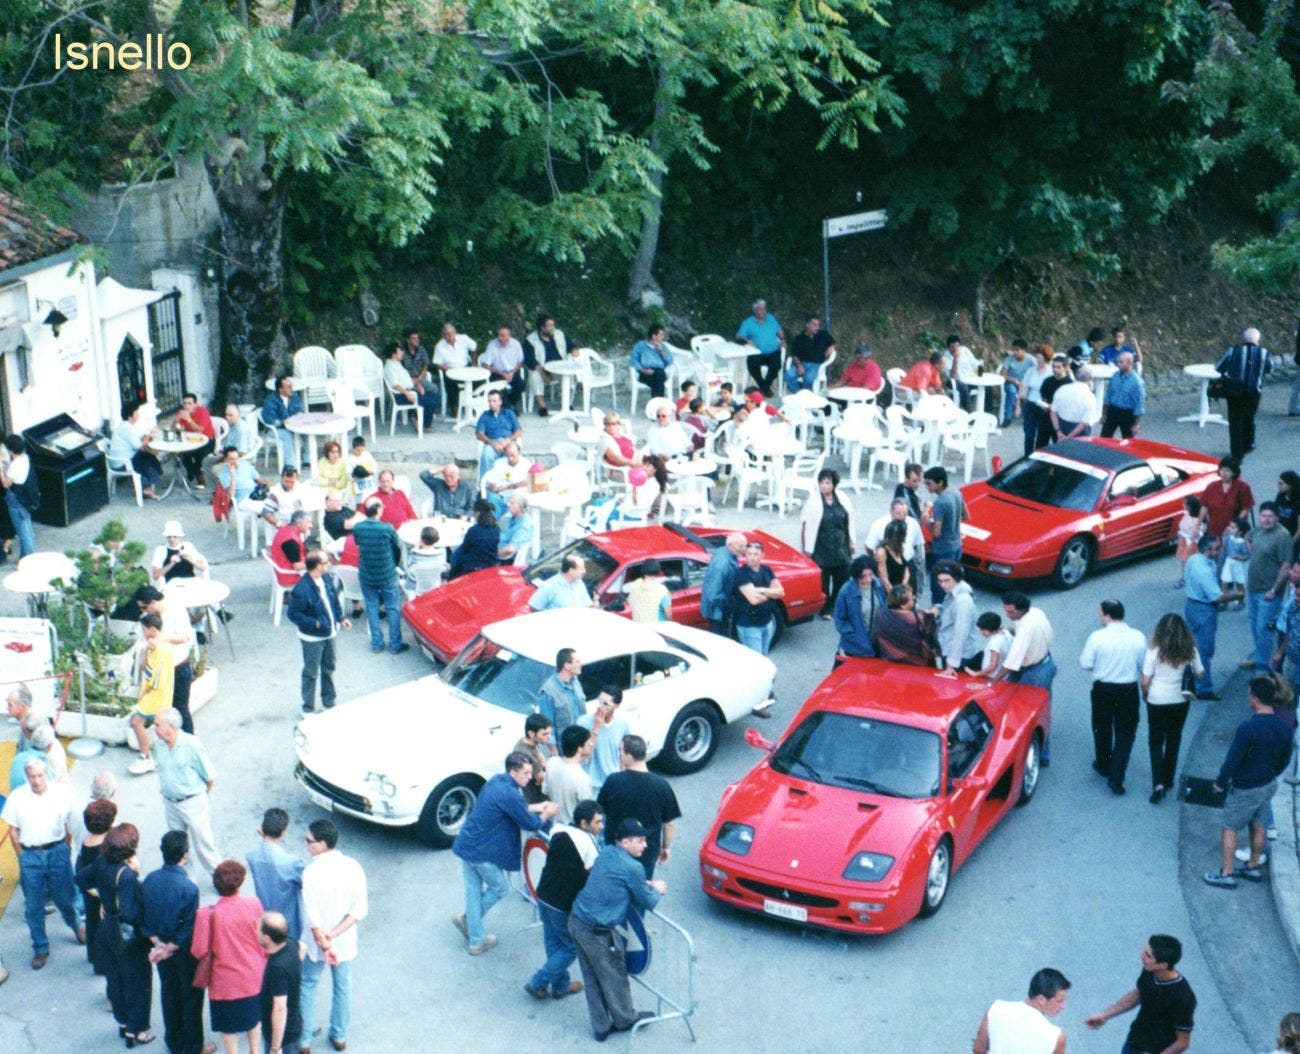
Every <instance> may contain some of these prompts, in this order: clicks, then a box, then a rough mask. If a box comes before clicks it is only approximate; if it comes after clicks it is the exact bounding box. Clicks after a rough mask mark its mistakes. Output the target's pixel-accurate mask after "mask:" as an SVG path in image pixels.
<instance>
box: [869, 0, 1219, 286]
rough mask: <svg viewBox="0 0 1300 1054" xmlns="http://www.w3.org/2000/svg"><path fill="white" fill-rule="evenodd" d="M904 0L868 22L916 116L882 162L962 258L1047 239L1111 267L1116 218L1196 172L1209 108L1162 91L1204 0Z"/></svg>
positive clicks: (1152, 213)
mask: <svg viewBox="0 0 1300 1054" xmlns="http://www.w3.org/2000/svg"><path fill="white" fill-rule="evenodd" d="M890 14H891V18H890V25H889V27H888V28H887V29H886V28H883V27H881V26H879V25H876V24H867V25H865V26H864V27H863V28H862V30H861V31H860V32H859V35H858V36H859V39H860V40H861V41H863V43H864V44H865V45H866V46H867V47H869V48H870V49H872V50H873V51H874V52H875V53H877V54H879V56H880V59H881V62H882V65H883V70H884V72H885V73H887V74H888V75H889V76H890V77H891V78H892V82H893V84H894V86H895V88H896V90H897V91H898V92H899V94H900V95H901V96H902V98H903V99H904V101H905V102H906V105H907V122H906V125H905V126H904V127H903V128H901V129H896V130H889V129H887V130H885V131H884V133H883V134H882V135H881V136H880V137H879V149H880V154H879V156H878V157H877V156H872V157H871V160H870V162H869V163H871V164H872V165H873V167H876V166H880V167H883V171H882V178H881V181H880V182H881V186H882V188H883V189H884V190H885V192H886V193H887V195H888V204H889V207H890V210H891V218H892V219H895V220H897V221H899V222H902V223H911V224H916V225H918V226H920V227H922V228H923V229H924V230H925V231H926V233H927V234H928V235H929V236H930V237H931V238H932V239H933V240H934V241H935V242H936V243H938V244H939V245H941V246H943V250H942V251H943V252H944V253H945V254H946V255H948V256H949V257H950V259H951V260H952V261H953V263H954V264H955V265H956V266H957V267H958V268H959V269H961V270H965V271H968V272H970V273H973V274H984V273H987V272H988V271H989V270H990V269H992V268H993V267H996V266H997V265H998V264H999V263H1001V262H1002V261H1003V260H1005V259H1007V258H1008V257H1010V256H1012V255H1022V256H1032V255H1033V254H1037V253H1047V254H1051V255H1069V256H1075V257H1077V258H1079V259H1080V260H1081V261H1083V262H1084V263H1085V264H1087V265H1088V266H1090V267H1091V268H1093V269H1094V270H1095V271H1098V272H1106V271H1108V270H1112V269H1114V268H1115V267H1116V266H1117V255H1116V253H1115V251H1114V242H1113V239H1114V237H1115V236H1116V235H1117V234H1118V232H1119V231H1120V230H1121V229H1122V228H1123V227H1124V226H1125V225H1129V224H1133V223H1135V222H1137V223H1148V222H1152V221H1155V220H1158V219H1159V218H1161V217H1162V216H1163V215H1165V213H1166V212H1167V211H1168V209H1169V207H1170V206H1171V205H1172V204H1173V203H1174V202H1176V201H1177V200H1178V199H1179V198H1180V197H1181V196H1182V195H1183V194H1184V193H1185V192H1186V190H1187V188H1188V186H1189V185H1190V183H1191V181H1192V180H1193V178H1194V177H1195V176H1196V174H1197V173H1198V171H1199V169H1200V163H1199V161H1198V158H1197V156H1196V153H1195V151H1194V145H1195V139H1196V131H1197V124H1198V120H1199V112H1198V109H1197V107H1196V106H1195V105H1193V103H1192V102H1191V101H1188V100H1178V99H1175V98H1169V97H1162V93H1161V85H1162V83H1163V82H1164V81H1165V80H1167V79H1168V78H1170V77H1175V76H1181V75H1186V74H1187V73H1188V72H1190V70H1191V68H1192V61H1193V56H1194V53H1195V51H1196V50H1197V48H1198V46H1199V44H1200V43H1201V42H1202V41H1203V40H1204V39H1205V37H1206V35H1207V22H1206V16H1205V13H1204V11H1203V9H1202V7H1201V5H1200V4H1199V3H1197V2H1195V0H1099V2H1085V0H1048V2H1042V3H1035V4H1025V3H1021V2H1019V0H985V2H976V3H972V2H970V0H911V2H909V3H907V4H900V5H897V6H895V7H893V8H891V12H890ZM871 145H874V144H871ZM869 146H870V145H869ZM868 153H869V154H872V155H874V151H873V150H871V149H870V148H869V149H868ZM882 162H883V165H881V163H882Z"/></svg>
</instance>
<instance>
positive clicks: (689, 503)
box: [664, 476, 713, 526]
mask: <svg viewBox="0 0 1300 1054" xmlns="http://www.w3.org/2000/svg"><path fill="white" fill-rule="evenodd" d="M712 490H713V481H712V480H711V479H709V477H708V476H684V477H683V478H682V479H679V480H678V481H677V482H676V483H675V484H673V486H672V488H671V489H670V490H669V491H668V493H667V494H666V495H664V502H665V504H666V506H667V508H668V510H669V512H670V514H671V515H670V517H669V518H670V519H673V520H675V521H677V522H678V523H684V524H691V523H698V524H704V525H705V526H708V525H710V524H712V522H713V510H712V509H711V508H710V507H709V494H710V492H711V491H712Z"/></svg>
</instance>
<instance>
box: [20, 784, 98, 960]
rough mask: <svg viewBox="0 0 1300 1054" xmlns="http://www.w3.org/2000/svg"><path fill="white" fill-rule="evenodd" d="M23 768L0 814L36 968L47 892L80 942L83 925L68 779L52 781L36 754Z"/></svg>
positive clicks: (42, 950) (44, 943)
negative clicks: (13, 859)
mask: <svg viewBox="0 0 1300 1054" xmlns="http://www.w3.org/2000/svg"><path fill="white" fill-rule="evenodd" d="M23 771H24V772H25V773H26V776H27V785H26V786H25V787H18V788H17V789H15V790H14V792H13V793H12V794H10V795H9V800H8V801H6V802H5V807H4V811H3V813H0V819H3V820H4V822H5V823H7V824H8V825H9V840H10V841H11V842H12V843H13V848H14V853H15V855H16V856H17V857H18V867H19V875H18V877H19V882H20V883H21V884H22V889H23V900H24V901H25V903H26V918H27V929H28V931H29V933H30V934H31V938H32V969H33V970H39V969H41V968H42V967H43V966H44V965H45V961H46V960H47V959H48V958H49V957H50V939H49V937H48V936H46V933H45V898H46V897H47V896H49V897H51V898H52V899H53V901H54V905H55V907H57V908H58V909H59V913H60V914H61V915H62V916H63V921H64V922H66V923H67V924H68V927H69V929H71V930H72V931H73V932H74V933H75V934H76V936H77V942H78V943H79V944H85V943H86V927H85V925H84V923H83V921H82V918H81V916H80V915H79V914H78V912H77V909H76V903H75V897H74V895H73V885H72V858H71V855H70V846H71V844H72V822H73V821H72V814H73V811H74V806H73V802H72V792H71V791H70V790H69V789H68V786H67V784H64V783H52V782H51V781H50V779H49V773H48V770H47V769H46V766H45V764H44V762H42V761H41V760H39V759H36V758H33V759H32V760H30V761H28V762H27V765H26V767H25V768H24V770H23Z"/></svg>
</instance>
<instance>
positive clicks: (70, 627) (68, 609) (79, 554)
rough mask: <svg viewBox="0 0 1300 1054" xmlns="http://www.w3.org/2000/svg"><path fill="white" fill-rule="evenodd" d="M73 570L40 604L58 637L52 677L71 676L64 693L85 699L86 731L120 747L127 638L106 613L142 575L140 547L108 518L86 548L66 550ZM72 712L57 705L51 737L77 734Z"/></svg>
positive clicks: (126, 708) (126, 695) (131, 698)
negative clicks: (56, 730) (58, 711)
mask: <svg viewBox="0 0 1300 1054" xmlns="http://www.w3.org/2000/svg"><path fill="white" fill-rule="evenodd" d="M67 555H68V557H69V558H70V559H71V560H72V561H73V563H75V564H76V565H77V578H76V580H75V581H73V582H66V581H62V580H60V581H57V582H56V583H55V585H56V586H58V590H59V591H58V593H56V594H54V595H53V596H51V598H50V600H49V604H48V614H49V619H50V621H51V622H52V623H53V624H54V628H55V630H56V631H57V633H58V642H59V643H58V651H57V652H56V654H55V657H54V670H55V672H56V673H70V674H71V675H72V693H73V694H75V695H76V696H77V697H80V695H81V693H83V692H84V697H85V701H86V733H87V734H88V735H91V736H94V737H95V738H97V739H102V740H104V741H105V742H109V743H121V742H125V741H126V731H127V728H126V718H127V716H128V715H129V714H130V712H131V707H132V705H133V704H134V703H135V698H136V691H135V685H134V683H133V678H132V676H131V673H132V662H133V647H134V644H135V638H134V635H132V634H129V633H126V632H123V631H122V630H121V629H116V631H115V626H114V620H113V618H112V613H113V611H115V610H116V609H117V608H118V606H119V605H120V604H122V603H123V601H125V600H127V599H128V598H130V597H131V596H132V595H133V594H134V593H135V591H136V590H137V589H139V588H140V586H142V585H145V584H146V583H147V582H148V580H149V576H148V573H147V572H146V571H145V570H144V568H143V567H141V566H140V561H141V560H142V559H143V557H144V545H143V544H142V543H140V542H134V541H130V540H129V539H128V538H127V536H126V527H125V526H124V525H123V524H122V522H121V521H120V520H111V521H109V522H108V523H106V524H105V525H104V527H103V529H102V530H101V531H100V532H99V534H98V535H97V536H96V538H95V540H94V542H92V543H91V545H90V546H89V547H88V548H86V549H81V550H77V551H69V552H68V554H67ZM78 711H79V707H78V706H76V705H71V706H68V707H65V709H64V711H63V713H62V715H61V716H60V719H59V731H60V732H62V733H64V734H65V735H66V734H73V735H80V734H81V731H82V728H81V715H80V713H79V712H78Z"/></svg>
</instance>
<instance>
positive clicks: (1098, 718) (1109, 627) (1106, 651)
mask: <svg viewBox="0 0 1300 1054" xmlns="http://www.w3.org/2000/svg"><path fill="white" fill-rule="evenodd" d="M1146 654H1147V641H1146V637H1145V636H1143V634H1142V632H1141V630H1137V629H1134V628H1133V627H1132V626H1130V625H1129V624H1128V623H1126V622H1125V621H1124V605H1123V604H1122V603H1120V601H1118V600H1103V601H1102V602H1101V629H1098V630H1093V631H1092V633H1090V634H1089V635H1088V640H1087V641H1086V642H1085V644H1084V646H1083V653H1082V654H1081V655H1080V656H1079V665H1080V666H1082V667H1083V668H1084V669H1085V670H1087V671H1088V672H1089V673H1090V674H1091V675H1092V741H1093V744H1094V748H1095V753H1094V755H1093V761H1092V767H1093V769H1094V770H1095V771H1096V772H1097V773H1098V775H1101V776H1104V777H1105V778H1106V783H1107V784H1108V785H1109V787H1110V791H1111V793H1112V794H1115V795H1120V794H1123V793H1124V772H1125V770H1127V768H1128V759H1129V754H1131V753H1132V751H1133V739H1134V737H1135V736H1136V735H1137V726H1138V711H1139V710H1140V708H1141V702H1142V699H1141V693H1140V692H1139V691H1138V683H1139V682H1140V681H1141V680H1142V663H1143V661H1144V660H1145V659H1146Z"/></svg>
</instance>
